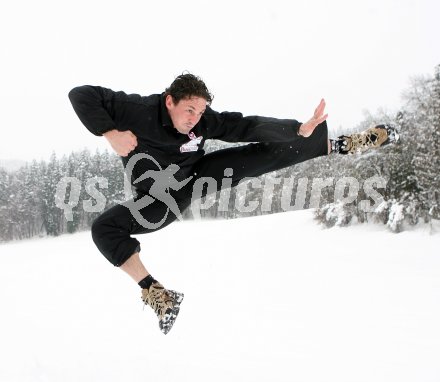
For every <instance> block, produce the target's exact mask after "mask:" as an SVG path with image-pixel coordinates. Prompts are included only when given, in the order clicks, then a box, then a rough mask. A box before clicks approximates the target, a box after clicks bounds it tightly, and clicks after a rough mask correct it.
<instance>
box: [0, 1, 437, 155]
mask: <svg viewBox="0 0 440 382" xmlns="http://www.w3.org/2000/svg"><path fill="white" fill-rule="evenodd" d="M439 14H440V2H439V1H438V0H417V1H410V0H372V1H371V0H370V1H365V2H358V1H353V0H351V1H350V0H333V1H325V0H315V1H311V0H304V1H303V0H300V1H298V0H295V1H281V0H271V1H267V0H265V1H259V0H257V1H255V0H253V1H240V0H235V1H229V0H222V1H219V0H215V1H201V0H200V1H197V0H188V1H178V0H167V1H154V2H153V1H147V0H141V1H134V0H128V1H109V0H105V1H92V0H89V1H85V0H75V1H69V2H64V1H59V0H58V1H48V0H41V1H30V0H25V1H19V0H18V1H14V2H3V5H2V6H1V9H0V31H1V36H2V44H1V51H0V54H1V57H0V58H1V60H0V63H1V64H0V65H1V74H0V76H1V82H0V83H1V117H2V118H1V124H2V127H1V136H0V159H25V160H31V159H34V158H35V159H47V158H48V157H49V155H50V153H51V152H52V151H55V152H56V153H57V154H59V155H62V154H64V153H69V152H71V151H73V150H79V149H81V148H82V147H84V146H87V147H89V148H91V149H92V150H93V151H94V150H95V148H97V147H99V148H104V147H107V144H106V142H105V141H104V138H97V137H95V136H93V135H91V134H90V133H89V132H88V131H87V130H86V128H85V127H83V125H82V124H81V123H80V121H79V119H78V118H77V117H76V115H75V113H74V111H73V109H72V107H71V105H70V102H69V100H68V98H67V93H68V92H69V90H70V89H71V88H73V87H75V86H77V85H83V84H91V85H101V86H105V87H109V88H111V89H113V90H124V91H125V92H127V93H139V94H142V95H148V94H151V93H160V92H162V91H163V90H164V89H165V87H166V86H168V85H169V84H170V83H171V82H172V81H173V79H174V78H175V76H177V75H178V74H180V73H182V72H183V71H184V70H189V71H191V72H193V73H195V74H197V75H199V76H201V77H202V78H203V79H204V80H205V82H206V84H207V85H208V87H209V88H210V90H211V92H212V93H214V96H215V99H214V103H213V105H212V107H213V108H214V109H215V110H218V111H223V110H228V111H241V112H242V113H243V114H245V115H249V114H258V115H264V116H272V117H279V118H295V119H298V120H300V121H304V120H306V119H308V118H309V117H310V116H311V115H312V113H313V110H314V108H315V107H316V106H317V104H318V103H319V100H320V99H321V97H324V98H325V99H326V101H327V112H328V113H329V119H328V122H329V126H330V128H334V127H339V126H342V127H347V128H350V127H352V126H353V125H356V124H357V123H358V122H359V121H360V120H361V119H362V117H363V110H365V109H368V110H370V111H373V112H374V111H375V110H376V109H377V108H378V107H381V106H384V107H387V108H389V109H390V110H393V108H397V107H398V106H399V105H400V103H401V100H400V96H401V93H402V91H403V90H404V89H405V88H406V87H407V86H408V83H409V82H408V81H409V78H410V77H411V76H414V75H420V74H432V73H433V70H434V67H435V65H437V64H439V63H440V44H439V40H438V37H439V36H440V23H439V22H438V15H439Z"/></svg>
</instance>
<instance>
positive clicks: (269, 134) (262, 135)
mask: <svg viewBox="0 0 440 382" xmlns="http://www.w3.org/2000/svg"><path fill="white" fill-rule="evenodd" d="M69 98H70V101H71V103H72V105H73V108H74V110H75V112H76V114H77V115H78V117H79V119H80V120H81V122H82V123H83V124H84V125H85V127H86V128H87V129H88V130H89V131H90V132H91V133H93V134H94V135H96V136H104V137H105V138H106V139H107V140H108V142H109V143H110V145H111V147H112V148H113V150H114V151H115V152H116V153H117V154H118V155H119V156H121V158H122V161H123V164H124V167H127V166H130V168H131V170H132V171H131V179H130V181H131V182H132V185H133V187H134V188H135V189H136V194H137V196H136V197H135V198H134V199H133V200H130V201H128V202H127V203H124V204H120V205H116V206H114V207H112V208H110V209H108V210H107V211H105V212H104V213H103V214H102V215H100V216H99V217H98V218H97V219H96V220H95V221H94V223H93V225H92V237H93V240H94V242H95V244H96V246H97V247H98V249H99V251H100V252H101V253H102V254H103V255H104V256H105V257H106V258H107V259H108V260H109V261H110V262H111V263H112V264H113V265H115V266H117V267H120V268H121V269H122V270H124V271H125V272H126V273H127V274H128V275H130V276H131V277H132V278H133V279H134V280H135V281H136V282H137V283H138V284H139V286H140V287H141V288H142V293H141V296H142V300H143V302H144V303H145V304H146V305H149V306H151V307H152V308H153V310H154V311H155V313H156V314H157V316H158V318H159V326H160V329H161V330H162V332H163V333H165V334H166V333H168V331H169V330H170V329H171V327H172V326H173V324H174V321H175V319H176V317H177V314H178V312H179V306H180V303H181V302H182V300H183V294H182V293H178V292H175V291H173V290H167V289H165V288H164V287H163V286H162V285H161V284H160V283H159V282H158V281H156V280H155V279H154V278H153V277H152V276H151V275H150V274H149V273H148V271H147V269H146V268H145V267H144V265H143V263H142V261H141V259H140V257H139V253H140V250H141V248H140V243H139V241H138V240H136V239H135V238H132V237H131V235H133V234H141V233H149V232H152V231H155V230H157V229H161V228H164V227H165V226H167V225H168V224H170V223H171V222H173V221H174V220H176V219H177V217H178V214H177V213H176V212H178V211H176V206H178V209H179V210H180V212H181V213H182V212H183V211H184V210H185V209H186V208H187V207H188V206H189V205H190V203H191V201H192V200H193V196H194V195H193V192H194V188H193V186H194V184H195V182H196V181H197V180H198V179H201V178H205V177H210V178H213V179H214V180H215V181H216V183H217V185H218V186H217V190H215V191H219V190H220V189H221V185H222V179H223V178H224V177H225V175H226V171H229V173H228V174H232V176H231V181H232V187H234V186H236V185H237V184H238V183H239V182H240V181H241V180H242V179H243V178H249V177H258V176H260V175H263V174H265V173H268V172H271V171H275V170H279V169H282V168H284V167H288V166H292V165H295V164H297V163H300V162H303V161H306V160H309V159H313V158H316V157H319V156H323V155H328V154H330V153H337V154H352V153H356V152H362V151H365V150H368V149H371V148H377V147H380V146H384V145H386V144H389V143H394V142H395V141H397V140H398V138H399V136H398V134H397V132H396V130H395V128H394V127H392V126H390V125H378V126H374V127H371V128H369V129H367V130H365V131H364V132H362V133H356V134H351V135H347V136H340V137H339V138H337V139H329V138H328V132H327V123H326V119H327V114H324V109H325V101H324V100H321V102H320V103H319V105H318V107H317V108H316V110H315V112H314V114H313V117H312V118H311V119H310V120H308V121H307V122H304V123H300V122H298V121H296V120H294V119H276V118H269V117H261V116H248V117H244V116H243V115H242V114H241V113H238V112H223V113H218V112H216V111H214V110H212V109H211V108H210V105H211V102H212V99H213V97H212V95H211V93H210V92H209V91H208V89H207V87H206V85H205V83H204V82H203V81H202V80H201V79H200V78H199V77H197V76H194V75H192V74H189V73H188V74H182V75H180V76H178V77H177V78H176V79H175V80H174V81H173V83H172V84H171V85H170V87H169V88H167V89H166V90H165V92H163V93H161V94H153V95H150V96H140V95H138V94H126V93H124V92H122V91H118V92H115V91H113V90H111V89H107V88H104V87H100V86H90V85H85V86H79V87H76V88H74V89H72V90H71V91H70V92H69ZM207 139H219V140H223V141H226V142H253V143H248V144H246V145H243V146H239V147H232V148H227V149H222V150H218V151H214V152H212V153H209V154H206V155H205V151H204V150H203V146H204V143H205V141H206V140H207ZM131 159H135V161H134V162H135V163H134V164H133V163H132V162H131V161H130V160H131ZM170 166H171V167H170ZM159 167H160V168H159ZM166 168H169V169H172V172H170V171H161V170H162V169H166ZM151 171H153V172H154V171H155V172H157V173H156V174H155V175H154V176H151V174H153V173H152V172H151ZM170 174H171V175H172V179H171V178H170V176H171V175H170ZM228 176H229V175H228ZM155 182H159V183H160V185H161V187H158V185H159V183H157V184H156V183H155ZM173 182H175V183H174V184H175V185H177V184H178V185H179V187H173V186H172V185H173ZM158 190H163V192H164V195H162V196H163V197H159V196H160V195H157V193H158ZM150 191H152V192H150ZM211 192H212V191H211ZM206 194H207V190H205V189H204V190H203V192H202V193H201V195H197V196H198V197H203V196H205V195H206ZM142 198H144V200H145V198H148V201H147V202H146V203H144V206H143V207H141V208H140V209H139V211H138V213H140V215H141V216H142V218H143V219H136V218H135V216H134V214H133V213H132V208H131V207H130V206H133V205H137V206H139V202H142ZM170 198H171V200H172V203H166V201H169V200H170ZM136 203H138V204H136ZM170 207H172V208H171V209H170ZM162 221H163V222H162ZM145 222H150V223H151V224H145ZM158 223H160V224H158Z"/></svg>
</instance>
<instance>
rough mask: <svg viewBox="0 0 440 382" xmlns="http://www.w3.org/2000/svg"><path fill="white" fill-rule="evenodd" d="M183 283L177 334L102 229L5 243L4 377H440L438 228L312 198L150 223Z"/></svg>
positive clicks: (147, 257) (166, 275)
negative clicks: (376, 220) (385, 221)
mask: <svg viewBox="0 0 440 382" xmlns="http://www.w3.org/2000/svg"><path fill="white" fill-rule="evenodd" d="M138 238H139V239H140V240H141V243H142V249H143V251H142V258H143V260H144V261H145V263H146V265H147V268H148V269H149V270H150V272H151V273H152V274H153V276H155V278H156V279H158V280H159V281H161V282H162V283H163V284H164V285H165V286H166V287H169V288H173V289H176V290H179V291H182V292H184V293H185V300H184V301H183V303H182V307H181V311H180V315H179V317H178V319H177V321H176V324H175V326H174V327H173V329H172V330H171V332H170V333H169V334H168V335H166V336H164V335H163V334H162V333H161V332H160V330H159V328H158V324H157V318H156V317H155V315H154V314H153V312H152V311H151V309H149V308H148V309H147V308H146V309H145V310H143V309H142V303H141V301H140V290H139V287H138V286H137V285H136V284H135V283H134V282H132V281H131V279H130V278H129V277H128V276H126V275H125V274H123V272H122V271H120V270H118V269H114V268H113V266H111V265H110V264H109V263H107V261H106V260H105V259H104V257H102V256H101V255H100V254H99V253H98V252H97V250H96V248H95V247H94V245H93V242H92V241H91V238H90V233H88V232H85V233H80V234H75V235H65V236H62V237H59V238H47V239H46V238H45V239H39V240H30V241H26V242H16V243H11V244H6V245H2V246H0V301H1V316H0V317H1V318H0V381H1V382H13V381H20V382H21V381H23V382H24V381H29V382H30V381H32V382H43V381H44V382H47V381H56V382H59V381H63V382H68V381H81V382H88V381H106V382H114V381H120V382H123V381H124V382H125V381H130V382H135V381H136V382H137V381H139V382H140V381H160V382H166V381H203V382H206V381H213V382H214V381H221V382H225V381H252V382H257V381H262V382H263V381H264V382H267V381H300V382H309V381H310V382H311V381H319V382H328V381H335V382H361V381H362V382H363V381H371V382H373V381H374V382H380V381H384V382H392V381H396V382H405V381H414V382H416V381H417V382H428V381H432V382H438V381H440V361H439V360H440V250H439V248H440V234H430V233H429V229H428V228H427V227H421V228H418V229H417V230H415V231H412V232H404V233H401V234H392V233H389V232H386V231H383V229H382V227H379V226H366V225H360V226H355V227H351V228H348V229H344V228H342V229H341V228H332V229H330V230H325V229H322V228H321V227H320V226H317V225H316V224H315V223H314V222H313V221H312V217H311V212H310V211H300V212H289V213H283V214H277V215H270V216H264V217H256V218H247V219H240V220H231V221H220V220H218V221H204V222H199V221H195V222H182V223H181V222H179V223H175V224H173V225H171V226H169V227H167V228H165V229H164V230H161V231H159V232H157V233H154V234H150V235H144V236H139V237H138Z"/></svg>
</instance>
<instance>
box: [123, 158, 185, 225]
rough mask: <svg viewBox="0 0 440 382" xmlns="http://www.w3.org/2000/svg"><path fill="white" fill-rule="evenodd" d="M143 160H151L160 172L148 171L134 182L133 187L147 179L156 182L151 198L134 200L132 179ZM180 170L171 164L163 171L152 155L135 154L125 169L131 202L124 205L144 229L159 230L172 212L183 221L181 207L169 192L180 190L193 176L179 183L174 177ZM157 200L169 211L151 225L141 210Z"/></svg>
mask: <svg viewBox="0 0 440 382" xmlns="http://www.w3.org/2000/svg"><path fill="white" fill-rule="evenodd" d="M141 159H149V160H151V161H152V162H153V163H154V164H155V165H156V166H157V168H158V170H148V171H146V172H145V173H144V174H142V175H141V176H140V177H139V178H137V179H136V180H134V181H133V185H135V184H137V183H139V182H141V181H143V180H145V179H147V178H151V179H153V180H154V183H153V185H152V186H151V188H150V191H149V193H150V195H151V196H150V195H144V196H143V197H142V198H140V199H137V200H134V199H133V194H132V192H131V184H130V179H131V176H132V173H133V168H134V166H135V164H136V163H137V162H138V161H139V160H141ZM179 169H180V167H179V166H178V165H176V164H171V165H169V166H168V167H167V168H166V169H164V170H162V168H161V166H160V164H159V163H158V162H157V161H156V160H155V159H154V158H153V157H152V156H151V155H148V154H144V153H138V154H135V155H133V156H132V157H131V158H130V160H129V161H128V163H127V166H126V167H125V171H126V178H125V179H124V190H125V197H126V199H130V200H128V201H127V202H125V203H123V205H124V206H126V207H128V208H129V209H130V212H131V214H132V216H133V217H134V218H135V220H136V221H137V222H138V223H139V224H140V225H142V226H143V227H144V228H149V229H155V228H159V227H160V226H161V225H162V224H163V223H164V222H165V220H166V218H167V216H168V213H169V211H170V210H171V212H172V213H173V214H174V215H176V217H177V218H178V219H179V220H182V216H181V213H180V209H179V206H178V205H177V202H176V200H175V199H174V198H173V196H172V195H171V194H170V193H169V191H168V190H174V191H178V190H180V189H181V188H182V187H184V186H185V185H187V184H188V182H189V181H190V180H191V179H192V176H190V177H189V178H186V179H184V180H182V181H181V182H179V181H178V180H177V179H176V178H175V177H174V175H175V174H176V173H177V171H179ZM155 200H159V201H161V202H163V203H164V204H165V205H166V206H167V211H166V213H165V216H164V217H163V218H162V220H161V221H159V222H157V223H151V222H149V221H148V220H146V219H145V218H144V217H143V216H142V214H141V213H140V210H141V209H143V208H145V207H147V206H149V205H150V204H151V203H153V202H154V201H155Z"/></svg>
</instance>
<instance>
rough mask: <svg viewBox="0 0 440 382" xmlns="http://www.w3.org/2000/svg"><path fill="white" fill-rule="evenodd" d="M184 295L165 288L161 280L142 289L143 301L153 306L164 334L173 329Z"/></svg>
mask: <svg viewBox="0 0 440 382" xmlns="http://www.w3.org/2000/svg"><path fill="white" fill-rule="evenodd" d="M183 296H184V295H183V293H179V292H176V291H173V290H167V289H165V288H164V287H163V285H162V284H160V283H159V282H155V283H153V284H151V286H150V288H148V289H142V297H141V298H142V301H143V302H144V303H145V305H149V306H151V308H153V310H154V312H155V313H156V315H157V317H158V318H159V328H160V330H161V331H162V333H163V334H167V333H168V332H169V331H170V330H171V328H172V326H173V324H174V321H175V320H176V318H177V315H178V314H179V309H180V303H181V302H182V301H183Z"/></svg>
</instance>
